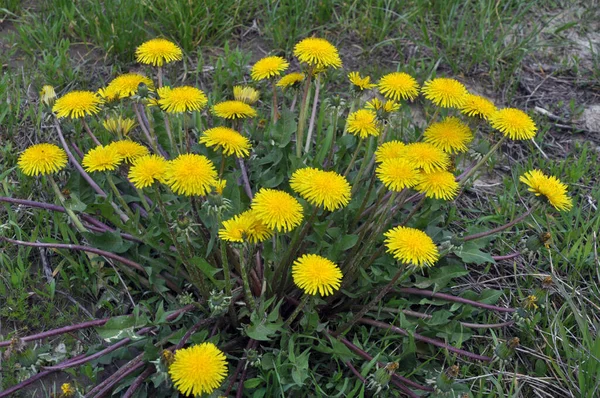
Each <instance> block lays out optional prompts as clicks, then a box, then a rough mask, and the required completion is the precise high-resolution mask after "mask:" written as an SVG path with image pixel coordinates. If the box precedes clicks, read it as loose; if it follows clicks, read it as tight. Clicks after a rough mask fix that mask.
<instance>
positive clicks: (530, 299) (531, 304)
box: [523, 295, 539, 311]
mask: <svg viewBox="0 0 600 398" xmlns="http://www.w3.org/2000/svg"><path fill="white" fill-rule="evenodd" d="M537 302H538V298H537V297H536V296H534V295H529V296H527V297H526V298H525V300H523V308H525V309H526V310H529V311H531V310H534V311H535V310H537V309H538V308H539V306H538V304H537Z"/></svg>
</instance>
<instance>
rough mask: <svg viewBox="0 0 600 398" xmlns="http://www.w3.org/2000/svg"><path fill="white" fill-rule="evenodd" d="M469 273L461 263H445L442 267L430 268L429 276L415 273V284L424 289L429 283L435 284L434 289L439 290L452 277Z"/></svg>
mask: <svg viewBox="0 0 600 398" xmlns="http://www.w3.org/2000/svg"><path fill="white" fill-rule="evenodd" d="M468 273H469V271H468V270H466V269H465V268H464V267H463V266H462V265H447V266H444V267H438V268H432V269H431V271H430V275H429V278H423V277H422V276H420V275H417V274H415V279H416V282H415V284H414V285H415V286H416V287H418V288H420V289H425V288H427V287H429V286H431V285H436V290H439V289H441V288H443V287H445V286H446V285H448V282H450V281H451V280H452V279H454V278H458V277H461V276H463V275H467V274H468Z"/></svg>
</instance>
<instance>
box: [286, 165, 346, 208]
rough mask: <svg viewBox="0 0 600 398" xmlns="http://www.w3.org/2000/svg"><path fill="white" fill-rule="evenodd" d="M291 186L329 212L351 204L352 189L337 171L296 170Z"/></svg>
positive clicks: (312, 202)
mask: <svg viewBox="0 0 600 398" xmlns="http://www.w3.org/2000/svg"><path fill="white" fill-rule="evenodd" d="M290 186H291V187H292V189H293V190H294V191H295V192H297V193H298V195H300V197H302V198H303V199H304V200H306V201H307V202H308V203H310V204H311V205H313V206H322V207H324V208H325V209H327V210H329V211H334V210H337V209H340V208H342V207H345V206H347V205H348V203H350V192H351V190H352V187H351V186H350V184H349V183H348V181H347V180H346V178H345V177H343V176H341V175H339V174H338V173H336V172H335V171H323V170H319V169H315V168H312V167H306V168H303V169H299V170H296V171H295V172H294V174H292V178H291V179H290Z"/></svg>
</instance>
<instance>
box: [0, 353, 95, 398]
mask: <svg viewBox="0 0 600 398" xmlns="http://www.w3.org/2000/svg"><path fill="white" fill-rule="evenodd" d="M84 356H85V354H81V355H77V356H76V357H73V358H71V359H70V360H68V361H67V362H70V361H76V360H78V359H79V358H82V357H84ZM52 372H54V371H52V370H45V371H42V372H39V373H37V374H36V375H34V376H32V377H30V378H29V379H27V380H24V381H22V382H20V383H19V384H16V385H14V386H12V387H10V388H9V389H7V390H3V391H0V398H4V397H10V396H12V394H13V393H15V392H17V391H19V390H20V389H22V388H25V387H27V386H28V385H30V384H31V383H34V382H36V381H38V380H40V379H42V378H44V377H46V376H48V375H49V374H50V373H52Z"/></svg>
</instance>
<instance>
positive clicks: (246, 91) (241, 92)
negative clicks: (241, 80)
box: [233, 86, 260, 105]
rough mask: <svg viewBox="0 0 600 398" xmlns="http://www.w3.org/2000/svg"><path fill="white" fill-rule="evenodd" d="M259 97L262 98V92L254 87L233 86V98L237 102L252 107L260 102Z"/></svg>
mask: <svg viewBox="0 0 600 398" xmlns="http://www.w3.org/2000/svg"><path fill="white" fill-rule="evenodd" d="M258 97H260V92H259V91H258V90H255V89H253V88H252V87H242V86H233V98H234V99H235V100H236V101H242V102H244V103H246V104H248V105H252V104H254V103H255V102H256V101H258Z"/></svg>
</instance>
